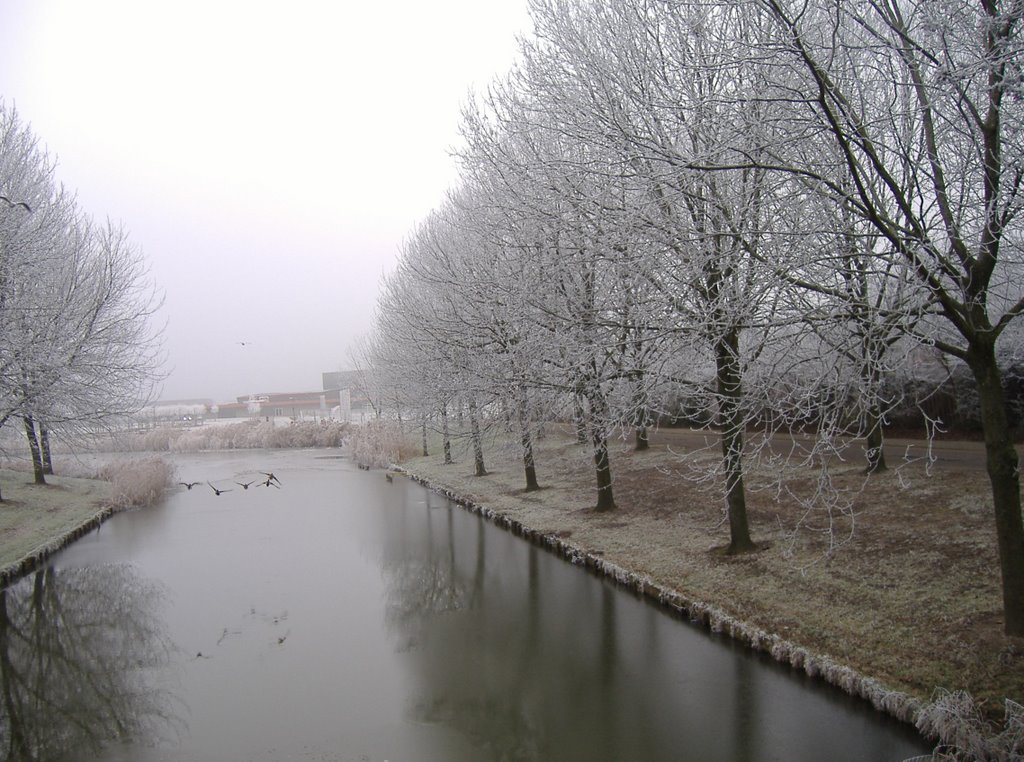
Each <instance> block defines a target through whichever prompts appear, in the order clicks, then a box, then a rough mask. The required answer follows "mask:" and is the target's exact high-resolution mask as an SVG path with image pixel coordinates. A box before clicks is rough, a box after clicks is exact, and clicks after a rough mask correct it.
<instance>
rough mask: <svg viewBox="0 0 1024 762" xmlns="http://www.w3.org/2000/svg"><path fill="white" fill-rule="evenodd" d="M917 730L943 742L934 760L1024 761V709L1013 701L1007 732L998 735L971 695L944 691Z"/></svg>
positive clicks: (923, 714) (925, 712) (1008, 709)
mask: <svg viewBox="0 0 1024 762" xmlns="http://www.w3.org/2000/svg"><path fill="white" fill-rule="evenodd" d="M917 729H918V730H920V731H921V733H922V734H924V735H925V736H926V737H928V738H937V739H938V740H939V745H938V746H936V748H935V752H934V753H933V755H932V759H933V760H938V761H941V762H967V761H968V760H972V761H973V760H991V761H992V762H1004V761H1005V762H1009V760H1017V759H1022V758H1024V707H1022V706H1021V705H1020V704H1018V703H1017V702H1015V701H1010V700H1009V699H1007V700H1006V718H1005V720H1004V723H1003V730H1002V731H1001V732H998V733H997V732H996V730H995V728H993V727H992V724H991V723H990V722H989V721H988V720H986V719H985V717H984V716H983V715H982V712H981V709H980V707H979V706H978V704H977V703H976V702H975V701H974V699H973V698H972V697H971V694H969V693H968V692H967V691H953V692H947V691H942V692H941V693H940V694H939V695H938V697H937V698H936V699H935V700H934V701H932V702H931V703H930V704H928V705H927V706H925V707H924V708H923V709H922V710H921V713H920V715H918V719H917Z"/></svg>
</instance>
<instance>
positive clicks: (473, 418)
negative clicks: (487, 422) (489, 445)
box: [469, 399, 487, 476]
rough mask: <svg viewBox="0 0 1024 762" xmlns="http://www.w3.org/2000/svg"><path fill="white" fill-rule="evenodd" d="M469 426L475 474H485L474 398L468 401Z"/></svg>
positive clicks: (482, 448)
mask: <svg viewBox="0 0 1024 762" xmlns="http://www.w3.org/2000/svg"><path fill="white" fill-rule="evenodd" d="M469 428H470V436H471V438H472V440H473V465H474V467H475V469H476V470H475V474H476V475H477V476H487V469H486V468H484V446H483V441H482V440H481V439H480V418H479V416H478V415H477V407H476V400H475V399H471V400H470V401H469Z"/></svg>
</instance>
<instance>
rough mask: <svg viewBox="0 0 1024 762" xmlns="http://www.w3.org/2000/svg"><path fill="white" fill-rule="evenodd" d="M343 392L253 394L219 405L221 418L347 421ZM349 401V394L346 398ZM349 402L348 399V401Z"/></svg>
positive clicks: (218, 415) (335, 390)
mask: <svg viewBox="0 0 1024 762" xmlns="http://www.w3.org/2000/svg"><path fill="white" fill-rule="evenodd" d="M342 396H343V395H342V394H341V391H340V390H339V389H327V390H324V391H319V392H285V393H277V392H273V393H267V394H251V395H246V396H243V397H236V398H235V400H236V401H235V402H225V403H222V404H220V405H218V406H217V417H218V418H222V419H223V418H291V419H292V420H293V421H320V420H346V419H347V410H345V409H344V408H345V406H343V405H342ZM344 396H345V397H346V398H347V396H348V395H347V394H346V395H344ZM345 402H346V403H347V399H346V400H345Z"/></svg>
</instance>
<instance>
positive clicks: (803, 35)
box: [735, 0, 1024, 635]
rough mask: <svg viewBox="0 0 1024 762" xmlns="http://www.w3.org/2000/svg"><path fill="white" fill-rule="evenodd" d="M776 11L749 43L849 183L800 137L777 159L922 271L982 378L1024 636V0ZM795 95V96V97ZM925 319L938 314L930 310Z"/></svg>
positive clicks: (767, 94)
mask: <svg viewBox="0 0 1024 762" xmlns="http://www.w3.org/2000/svg"><path fill="white" fill-rule="evenodd" d="M745 7H747V8H748V9H749V10H750V11H751V12H754V11H763V13H764V14H765V16H766V18H768V19H770V20H771V21H772V22H773V23H774V28H773V30H772V32H771V34H770V35H769V36H767V37H762V38H759V39H752V40H751V39H748V40H746V41H743V40H738V39H737V40H735V42H736V44H741V43H743V42H746V44H747V45H748V47H747V52H748V54H749V56H750V57H757V58H758V59H759V60H762V61H764V63H765V67H764V71H765V76H766V78H769V79H770V80H771V82H772V86H771V87H766V88H765V89H764V90H763V91H762V92H761V93H760V98H761V99H763V100H772V101H774V102H775V103H777V104H783V103H784V104H785V105H786V110H787V112H788V114H789V116H788V121H787V126H788V129H789V132H790V134H791V135H792V136H799V138H800V140H801V142H802V144H803V145H804V146H807V145H813V144H815V143H817V144H818V145H821V146H823V147H827V150H825V151H822V152H821V153H820V154H819V157H822V156H833V155H835V154H838V155H839V156H840V157H841V160H842V162H843V163H844V164H845V168H846V170H847V173H848V177H849V179H850V182H849V183H848V184H845V183H844V184H838V183H836V182H835V181H834V177H835V175H834V174H833V173H832V172H830V171H828V170H829V168H828V167H823V166H822V164H821V162H820V160H815V158H814V157H811V156H809V155H808V154H807V153H806V152H797V151H794V150H793V149H794V146H795V141H792V140H791V141H790V142H788V143H786V144H783V145H780V146H778V149H777V152H776V156H775V159H774V161H772V162H765V164H766V165H770V166H771V168H772V169H773V170H778V171H782V172H786V173H790V174H793V175H798V176H800V177H803V178H806V179H808V180H809V181H812V182H815V183H817V184H818V187H819V190H820V192H822V193H823V194H825V195H826V196H827V197H830V198H832V199H834V200H835V203H837V204H840V205H842V206H843V207H844V208H848V209H849V210H851V212H852V213H854V214H856V215H857V216H858V217H859V218H860V219H861V220H863V222H864V224H865V225H866V226H868V227H870V229H871V232H872V234H873V235H877V236H878V238H879V239H880V240H881V241H884V244H885V247H886V253H885V254H882V256H891V257H894V258H898V259H899V260H900V261H901V262H902V263H903V265H904V266H905V267H906V268H908V269H909V270H910V271H911V272H912V273H913V274H914V276H915V278H916V282H917V286H918V289H920V290H921V291H922V292H923V293H925V294H926V295H927V297H928V298H929V299H930V300H931V302H932V304H933V311H934V313H935V314H936V315H937V316H938V317H939V318H940V319H941V321H942V322H943V323H944V324H945V327H946V330H944V331H942V332H941V333H939V334H938V335H936V336H927V337H924V338H925V339H926V340H929V341H931V342H932V343H934V345H935V346H936V347H938V348H939V349H940V350H942V351H943V352H945V353H947V354H949V355H950V356H952V357H955V358H957V359H959V360H961V361H963V362H964V363H966V365H967V366H968V367H969V368H970V370H971V372H972V374H973V376H974V380H975V382H976V384H977V387H978V396H979V402H980V406H981V414H982V425H983V429H984V436H985V449H986V458H987V464H988V474H989V479H990V481H991V484H992V494H993V503H994V508H995V523H996V531H997V536H998V547H999V557H1000V567H1001V574H1002V583H1003V604H1004V613H1005V629H1006V632H1007V633H1008V634H1014V635H1021V634H1024V524H1022V520H1021V501H1020V480H1019V470H1018V458H1017V453H1016V450H1015V448H1014V445H1013V440H1012V437H1011V431H1010V427H1009V423H1008V419H1007V405H1006V399H1005V395H1004V390H1003V374H1002V370H1001V368H1000V366H999V362H998V360H997V356H998V354H999V350H1000V342H1001V338H1002V337H1003V336H1004V335H1006V332H1007V329H1008V327H1009V326H1010V325H1011V324H1012V323H1014V322H1015V321H1016V320H1017V319H1018V317H1019V316H1020V314H1021V312H1022V311H1024V292H1022V290H1021V286H1022V283H1024V280H1022V278H1021V274H1022V265H1024V262H1022V258H1024V256H1022V255H1024V252H1022V249H1021V218H1020V213H1021V205H1022V196H1021V182H1022V178H1024V139H1022V137H1024V134H1022V133H1024V89H1022V76H1021V60H1022V50H1021V25H1022V16H1024V5H1022V4H1021V3H1019V2H1015V1H1013V0H1006V1H1003V2H1001V1H1000V0H980V1H979V2H971V3H964V2H952V1H949V2H947V1H946V0H927V1H925V0H859V1H858V2H849V3H834V2H828V1H827V0H811V1H809V2H808V1H805V0H800V2H788V0H757V2H754V3H751V4H747V5H745ZM794 104H796V106H797V108H794V107H793V105H794ZM926 325H927V323H926Z"/></svg>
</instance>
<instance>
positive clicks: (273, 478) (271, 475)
mask: <svg viewBox="0 0 1024 762" xmlns="http://www.w3.org/2000/svg"><path fill="white" fill-rule="evenodd" d="M260 473H261V474H263V475H264V476H265V477H267V481H268V482H277V483H278V484H280V483H281V480H280V479H278V478H277V477H276V476H274V473H273V472H270V473H269V474H268V473H267V472H266V471H260Z"/></svg>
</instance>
